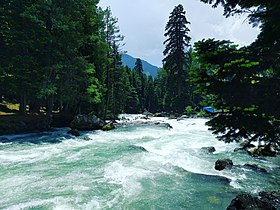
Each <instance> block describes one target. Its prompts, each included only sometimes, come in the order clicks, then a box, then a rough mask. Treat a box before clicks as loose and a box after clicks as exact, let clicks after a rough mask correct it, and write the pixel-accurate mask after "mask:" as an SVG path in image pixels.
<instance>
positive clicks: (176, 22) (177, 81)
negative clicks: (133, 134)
mask: <svg viewBox="0 0 280 210" xmlns="http://www.w3.org/2000/svg"><path fill="white" fill-rule="evenodd" d="M185 13H186V12H185V11H184V8H183V6H182V5H181V4H179V5H178V6H176V7H175V8H174V10H173V11H172V12H171V15H170V16H169V21H168V23H167V25H166V28H165V31H166V33H165V34H164V35H165V36H166V37H167V39H166V40H165V42H164V44H165V45H166V46H165V50H164V51H163V54H164V55H165V58H164V59H163V66H164V69H165V70H166V72H167V77H166V91H165V96H164V102H163V104H164V108H165V109H166V110H167V111H171V110H172V111H175V112H179V113H183V111H184V107H185V106H186V105H187V104H189V103H190V98H191V97H190V95H191V94H190V91H191V90H190V86H189V84H188V82H187V78H188V70H189V68H190V66H191V57H190V56H189V54H188V53H187V52H186V49H187V48H188V47H189V46H190V44H189V42H190V40H191V38H190V37H189V36H188V33H189V31H190V30H189V29H188V27H187V24H190V22H188V21H187V19H186V17H185Z"/></svg>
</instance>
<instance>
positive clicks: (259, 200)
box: [227, 192, 280, 210]
mask: <svg viewBox="0 0 280 210" xmlns="http://www.w3.org/2000/svg"><path fill="white" fill-rule="evenodd" d="M279 204H280V203H279V195H278V197H277V196H275V195H273V193H266V192H261V193H259V196H258V197H256V196H252V195H250V194H247V193H242V194H240V195H238V196H236V198H234V199H233V200H232V201H231V204H230V205H229V206H228V207H227V210H277V209H279Z"/></svg>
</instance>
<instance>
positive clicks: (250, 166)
mask: <svg viewBox="0 0 280 210" xmlns="http://www.w3.org/2000/svg"><path fill="white" fill-rule="evenodd" d="M243 168H246V169H249V170H252V171H255V172H261V173H267V170H266V169H264V168H262V167H260V166H258V165H257V164H254V163H246V164H244V165H243Z"/></svg>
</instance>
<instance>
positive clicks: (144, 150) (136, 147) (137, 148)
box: [129, 145, 148, 152]
mask: <svg viewBox="0 0 280 210" xmlns="http://www.w3.org/2000/svg"><path fill="white" fill-rule="evenodd" d="M129 148H131V149H134V150H138V151H142V152H148V150H146V149H145V148H144V147H142V146H138V145H130V146H129Z"/></svg>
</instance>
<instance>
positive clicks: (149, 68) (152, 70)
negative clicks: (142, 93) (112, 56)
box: [122, 54, 159, 78]
mask: <svg viewBox="0 0 280 210" xmlns="http://www.w3.org/2000/svg"><path fill="white" fill-rule="evenodd" d="M135 61H136V58H134V57H132V56H130V55H128V54H123V55H122V63H123V65H124V66H128V67H129V68H131V69H133V68H134V67H135ZM141 61H142V65H143V70H144V72H145V73H146V74H147V75H151V76H152V77H153V78H155V77H156V75H157V71H158V70H159V67H156V66H154V65H152V64H150V63H148V62H147V61H144V60H142V59H141Z"/></svg>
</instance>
